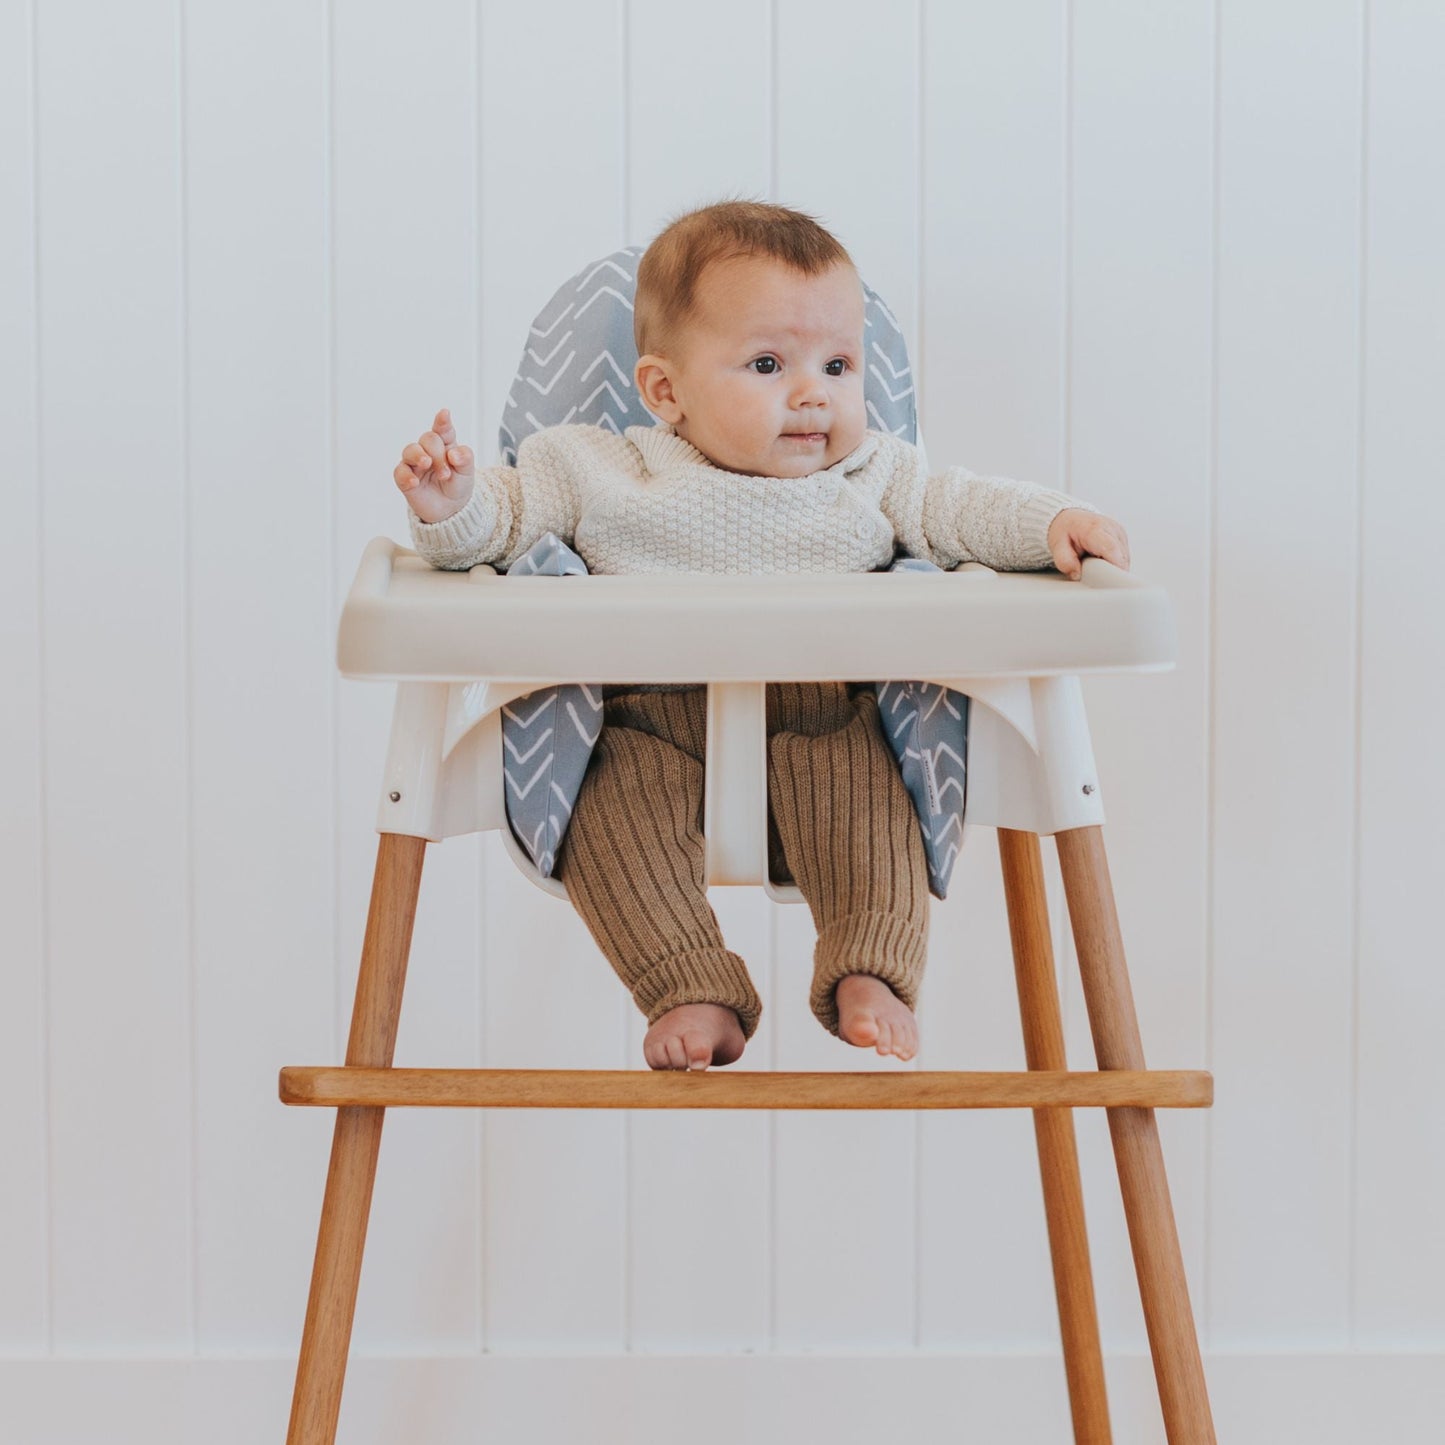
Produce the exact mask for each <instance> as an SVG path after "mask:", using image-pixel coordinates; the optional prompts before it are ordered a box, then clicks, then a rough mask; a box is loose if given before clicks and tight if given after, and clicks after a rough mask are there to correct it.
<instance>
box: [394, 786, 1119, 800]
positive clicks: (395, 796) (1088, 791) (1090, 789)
mask: <svg viewBox="0 0 1445 1445" xmlns="http://www.w3.org/2000/svg"><path fill="white" fill-rule="evenodd" d="M1093 791H1094V785H1093V784H1092V783H1085V784H1084V792H1085V793H1092V792H1093ZM396 798H397V795H396V794H395V793H393V794H392V795H391V801H392V802H393V803H394V802H396Z"/></svg>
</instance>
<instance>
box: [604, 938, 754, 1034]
mask: <svg viewBox="0 0 1445 1445" xmlns="http://www.w3.org/2000/svg"><path fill="white" fill-rule="evenodd" d="M632 997H633V999H634V1000H635V1001H636V1003H637V1006H638V1008H640V1009H641V1010H642V1012H643V1013H644V1014H646V1015H647V1022H648V1023H649V1024H654V1023H656V1022H657V1020H658V1019H660V1018H661V1017H662V1015H663V1014H665V1013H666V1012H667V1011H668V1010H669V1009H674V1008H677V1007H678V1006H679V1005H680V1004H685V1003H715V1004H721V1005H722V1006H723V1007H724V1008H730V1009H732V1010H733V1012H734V1013H736V1014H737V1016H738V1022H739V1023H740V1024H741V1025H742V1026H743V1037H744V1038H745V1039H750V1038H752V1036H753V1034H754V1033H755V1032H756V1030H757V1027H758V1019H759V1018H760V1017H761V1016H762V1012H763V1001H762V999H760V998H759V997H758V991H757V990H756V989H755V988H754V987H753V982H752V980H751V979H750V978H749V977H748V970H747V965H746V964H745V963H744V962H743V961H742V959H741V958H740V957H739V956H738V955H737V954H736V953H732V952H730V951H729V950H727V949H725V948H698V949H694V950H692V951H691V952H689V953H674V954H672V955H671V956H670V957H668V958H662V959H659V960H658V961H657V962H656V963H653V964H650V965H649V966H648V968H647V972H646V973H644V974H643V975H642V977H641V978H640V979H638V981H637V983H636V984H635V985H634V987H633V990H632Z"/></svg>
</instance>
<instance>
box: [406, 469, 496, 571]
mask: <svg viewBox="0 0 1445 1445" xmlns="http://www.w3.org/2000/svg"><path fill="white" fill-rule="evenodd" d="M407 518H408V520H409V521H410V522H411V539H412V541H413V542H414V543H415V544H416V550H417V551H418V552H420V553H421V555H422V556H423V557H425V558H426V560H427V561H428V562H430V563H431V564H432V566H433V567H440V568H448V567H450V568H453V569H457V568H462V567H474V566H476V564H477V563H478V562H484V561H488V562H489V561H492V560H493V558H492V557H490V556H487V555H486V554H487V553H488V552H489V551H490V550H492V549H491V548H490V546H489V544H490V543H492V542H493V540H494V534H495V533H496V530H497V503H496V499H495V498H494V497H493V496H492V495H491V493H490V492H489V491H488V490H487V488H486V487H478V486H475V485H474V486H473V487H472V494H471V496H470V497H468V498H467V504H466V506H464V507H463V508H462V509H461V511H460V512H453V513H452V515H451V516H450V517H448V518H447V519H446V520H445V521H442V522H423V521H422V519H421V518H420V517H418V516H417V514H416V513H415V512H413V511H410V510H408V512H407ZM500 555H501V553H500V551H498V552H497V556H500Z"/></svg>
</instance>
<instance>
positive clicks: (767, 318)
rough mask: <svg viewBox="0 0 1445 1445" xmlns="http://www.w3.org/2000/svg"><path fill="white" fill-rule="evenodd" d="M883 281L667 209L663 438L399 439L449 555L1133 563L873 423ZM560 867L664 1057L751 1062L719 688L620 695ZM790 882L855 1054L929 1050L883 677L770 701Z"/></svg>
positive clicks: (833, 256) (1101, 538)
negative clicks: (733, 944) (874, 323)
mask: <svg viewBox="0 0 1445 1445" xmlns="http://www.w3.org/2000/svg"><path fill="white" fill-rule="evenodd" d="M863 311H864V296H863V290H862V284H861V282H860V280H859V277H858V273H857V271H856V270H855V269H854V266H853V263H852V260H851V259H850V257H849V255H848V253H847V252H846V251H845V250H844V249H843V247H842V245H841V244H840V243H839V242H838V241H837V240H836V239H835V238H834V237H833V236H832V235H830V234H829V233H828V232H827V231H826V230H824V229H823V228H822V227H821V226H820V225H818V223H817V222H816V221H814V220H813V219H812V218H811V217H808V216H805V215H803V214H801V213H799V212H797V211H792V210H788V209H786V208H784V207H781V206H774V205H766V204H763V203H760V202H750V201H728V202H723V203H721V204H718V205H714V206H708V207H704V208H703V209H701V210H697V211H693V212H690V213H688V214H686V215H684V216H681V217H680V218H679V219H677V220H676V221H674V222H672V223H671V224H670V225H669V226H668V227H667V228H666V229H665V230H664V231H663V232H662V233H661V234H660V235H659V236H658V237H657V239H656V240H654V241H653V243H652V244H651V246H649V247H648V249H647V252H646V253H645V255H644V256H643V257H642V260H641V262H640V264H639V266H638V272H637V291H636V302H635V313H634V328H635V334H636V341H637V351H638V358H639V359H638V361H637V366H636V369H635V372H634V379H635V381H636V385H637V390H638V392H639V393H640V395H641V397H642V400H643V402H644V403H645V405H646V406H647V409H648V410H649V411H650V412H651V413H652V414H653V415H654V416H656V417H657V418H659V422H658V424H657V425H656V426H632V427H628V428H627V430H626V433H625V435H623V436H617V435H615V434H614V433H612V432H610V431H608V430H606V429H604V428H602V427H598V426H555V427H548V428H545V429H543V430H542V431H539V432H536V433H534V434H533V435H531V436H529V437H526V438H525V439H524V440H523V441H522V443H521V445H520V447H519V449H518V452H517V461H516V466H515V467H505V466H497V467H486V468H482V469H481V470H477V468H476V466H475V461H474V457H473V453H472V451H471V449H470V448H469V447H465V446H461V445H459V444H458V443H457V439H456V433H455V430H454V428H453V426H452V422H451V417H450V415H449V413H448V412H447V411H445V410H442V411H439V412H438V413H437V415H436V419H435V421H434V422H433V424H432V429H431V430H430V431H428V432H426V433H424V434H423V435H422V436H421V437H420V438H419V439H418V440H417V441H416V442H414V443H412V444H411V445H409V446H407V447H406V448H405V449H404V450H403V452H402V460H401V462H400V463H399V464H398V466H397V467H396V469H395V472H394V477H395V480H396V484H397V486H398V487H399V488H400V489H401V491H402V493H403V494H404V495H405V497H406V499H407V502H408V503H409V505H410V507H411V514H412V515H411V518H410V520H411V527H412V536H413V539H414V541H415V543H416V546H417V550H418V551H419V552H420V553H421V554H422V555H423V556H424V557H426V558H427V560H428V561H430V562H431V563H432V565H433V566H437V567H448V568H465V567H471V566H474V565H476V564H477V563H479V562H491V563H496V564H498V565H500V566H502V567H506V566H508V565H510V564H511V563H512V562H514V561H515V560H516V559H517V558H518V557H520V556H521V555H522V554H523V553H524V552H526V551H527V549H528V548H529V547H531V546H532V545H533V544H534V543H535V542H536V541H537V540H538V539H539V538H540V537H541V536H543V535H544V534H545V533H546V532H549V531H550V532H554V533H555V534H556V535H557V536H558V537H560V538H562V540H564V541H566V542H568V543H570V544H571V545H572V546H574V547H575V548H576V550H577V551H578V552H579V553H581V555H582V557H583V560H584V561H585V562H586V563H587V565H588V568H589V569H590V570H591V571H593V572H601V573H608V572H611V573H617V572H656V571H704V572H734V573H762V572H835V571H868V570H873V569H876V568H879V567H886V566H887V565H888V564H889V563H890V562H891V561H892V560H893V558H894V556H895V555H896V554H898V553H900V552H901V553H905V554H908V555H911V556H915V557H922V558H925V559H927V560H929V561H931V562H934V563H936V564H937V565H939V566H941V567H945V568H947V567H952V566H954V565H956V564H957V563H959V562H961V561H969V560H976V561H981V562H984V563H986V564H987V565H988V566H990V567H995V568H1007V569H1015V570H1019V569H1031V568H1041V567H1047V566H1049V565H1050V564H1052V565H1053V566H1055V567H1057V568H1058V569H1059V570H1060V571H1061V572H1064V573H1066V574H1067V575H1068V576H1070V577H1073V578H1077V577H1078V576H1079V575H1080V572H1081V564H1082V559H1083V558H1084V557H1085V556H1097V557H1103V558H1106V559H1107V560H1108V561H1110V562H1113V563H1114V564H1115V565H1116V566H1119V567H1125V568H1127V567H1128V565H1129V550H1128V540H1127V538H1126V536H1125V534H1124V529H1123V528H1122V527H1121V526H1120V525H1119V524H1118V523H1117V522H1114V521H1111V520H1110V519H1109V518H1107V517H1103V516H1101V515H1099V514H1098V513H1097V512H1096V511H1095V510H1094V509H1093V508H1092V507H1089V506H1088V505H1087V504H1082V503H1080V502H1078V501H1076V500H1074V499H1072V498H1070V497H1068V496H1067V495H1065V494H1063V493H1061V492H1055V491H1051V490H1049V489H1047V488H1045V487H1040V486H1036V485H1034V484H1031V483H1027V482H1017V481H1012V480H1009V479H1008V478H1003V477H980V476H976V475H974V474H973V473H971V472H969V471H967V470H965V469H964V468H961V467H955V468H950V469H948V470H946V471H944V472H941V473H938V474H935V475H933V476H929V475H928V474H927V472H926V471H925V468H924V465H923V460H922V456H921V453H920V452H919V451H918V449H917V448H916V447H913V446H910V445H909V444H908V443H906V442H903V441H900V440H899V439H898V438H897V437H894V436H890V435H888V434H887V433H884V432H878V431H870V430H869V429H868V427H867V425H866V417H865V411H864V389H863V379H864V370H865V365H866V358H865V352H864V337H863V330H864V317H863ZM604 699H605V701H604V704H603V724H604V725H603V729H602V734H601V736H600V737H599V739H598V742H597V746H596V748H595V750H594V752H593V756H592V760H591V762H590V764H589V766H588V771H587V775H586V777H585V778H584V780H583V783H582V787H581V789H580V790H579V792H578V796H577V800H576V804H575V806H574V809H573V813H572V817H571V820H570V822H569V824H568V827H567V833H566V836H565V838H564V840H563V844H562V847H561V850H560V852H559V854H558V858H557V866H556V874H557V876H558V877H560V878H561V880H562V882H563V883H564V885H565V886H566V888H567V892H568V896H569V898H570V899H571V900H572V902H573V904H574V906H575V907H576V908H577V910H578V912H579V913H580V914H581V916H582V918H583V919H584V921H585V922H586V924H587V926H588V928H589V930H590V931H591V933H592V935H593V937H594V938H595V939H596V940H597V943H598V945H599V947H600V948H601V949H602V951H603V953H604V954H605V955H606V956H607V958H608V960H609V962H610V963H611V964H612V966H613V968H614V969H615V970H616V972H617V973H618V975H619V977H621V978H622V980H623V982H624V983H625V984H626V985H627V987H628V988H629V989H630V990H631V992H632V995H633V998H634V999H635V1001H636V1002H637V1004H638V1006H639V1008H641V1009H642V1011H643V1013H644V1014H645V1015H646V1017H647V1019H648V1023H649V1025H650V1027H649V1028H648V1031H647V1036H646V1038H645V1040H644V1043H643V1054H644V1057H645V1058H646V1060H647V1062H648V1064H649V1065H650V1066H651V1067H653V1068H655V1069H705V1068H707V1067H708V1066H709V1065H710V1064H728V1063H732V1062H733V1061H734V1060H735V1059H737V1058H738V1057H739V1056H740V1055H741V1054H742V1052H743V1048H744V1045H745V1043H746V1040H747V1039H748V1038H750V1037H751V1036H752V1033H753V1032H754V1030H755V1029H756V1027H757V1023H758V1017H759V1014H760V1013H761V1007H762V1006H761V1001H760V1000H759V998H758V996H757V993H756V990H755V989H754V988H753V985H752V982H751V980H750V979H749V977H748V973H747V969H746V966H745V965H744V963H743V961H742V959H741V958H740V957H739V956H738V955H737V954H735V953H732V952H730V951H729V950H728V949H727V948H726V946H725V945H724V943H723V940H722V936H721V934H720V932H719V929H718V924H717V919H716V916H715V915H714V914H713V911H712V909H711V908H710V907H709V905H708V902H707V897H706V890H705V888H704V884H703V876H704V874H703V839H702V832H701V822H702V759H703V744H704V735H705V734H704V727H705V693H704V691H703V690H702V689H701V688H698V687H696V686H692V687H678V688H638V687H608V688H606V689H605V690H604ZM767 730H768V735H769V738H768V800H769V824H770V830H769V832H770V845H771V847H770V851H771V854H772V863H771V867H772V872H773V876H774V877H779V876H791V877H792V878H793V879H794V880H795V881H796V883H797V885H798V887H799V889H800V890H801V891H802V893H803V895H804V897H805V898H806V899H807V902H808V905H809V907H810V909H811V911H812V914H813V920H814V923H815V924H816V926H817V930H818V943H817V947H816V950H815V953H814V969H813V980H812V987H811V990H810V996H809V1002H810V1006H811V1007H812V1009H813V1011H814V1013H815V1014H816V1015H817V1017H818V1018H819V1020H820V1022H822V1023H823V1025H824V1027H825V1028H827V1029H829V1030H830V1031H831V1032H834V1033H836V1034H837V1035H838V1037H840V1038H842V1039H844V1040H845V1041H846V1042H848V1043H850V1044H854V1045H857V1046H859V1047H865V1048H867V1047H871V1048H874V1049H876V1050H877V1052H878V1053H880V1054H891V1055H894V1056H896V1057H897V1058H900V1059H909V1058H911V1057H912V1056H913V1055H914V1053H915V1052H916V1050H917V1047H918V1025H917V1021H916V1019H915V1017H914V1012H913V1005H914V1003H915V1002H916V999H917V994H918V988H919V983H920V981H921V977H922V972H923V963H924V958H925V955H926V950H927V935H928V886H927V884H928V879H927V865H926V860H925V856H924V852H923V845H922V840H921V837H920V834H919V827H918V822H917V818H916V816H915V814H914V812H913V808H912V805H911V803H910V801H909V798H908V795H907V792H906V790H905V789H904V786H903V781H902V778H901V777H900V775H899V772H898V768H897V766H896V764H895V762H894V759H893V756H892V754H891V752H890V751H889V749H888V745H887V742H886V740H885V739H884V737H883V734H882V729H881V727H880V724H879V719H878V707H877V701H876V698H875V697H874V695H873V692H872V690H871V689H870V688H868V687H866V686H865V685H863V684H842V683H834V684H772V685H769V687H768V689H767Z"/></svg>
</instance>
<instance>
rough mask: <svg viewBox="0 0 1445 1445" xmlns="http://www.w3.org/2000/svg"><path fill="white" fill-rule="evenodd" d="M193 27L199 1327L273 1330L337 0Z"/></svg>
mask: <svg viewBox="0 0 1445 1445" xmlns="http://www.w3.org/2000/svg"><path fill="white" fill-rule="evenodd" d="M185 40H186V53H185V75H186V90H185V94H186V102H187V103H186V112H185V122H186V135H187V141H188V144H187V170H186V177H185V181H186V194H187V201H188V203H187V228H186V236H187V254H188V258H189V265H188V270H187V278H188V283H189V284H188V293H187V294H188V298H189V306H188V320H189V329H188V332H187V337H188V345H187V356H188V359H189V386H188V394H189V397H190V411H189V417H190V436H191V446H190V452H189V476H190V481H191V537H190V547H191V552H190V556H191V578H192V592H193V598H194V601H193V607H192V630H191V637H192V642H191V670H192V678H193V686H192V716H193V720H194V739H193V757H194V766H193V770H192V775H193V786H194V793H193V799H192V812H193V817H194V819H195V828H194V835H193V839H192V847H193V852H192V857H193V863H194V868H195V879H196V882H195V908H196V912H195V966H196V979H197V988H196V1108H197V1112H198V1117H199V1120H200V1124H201V1127H200V1129H199V1130H198V1133H197V1140H196V1174H197V1182H196V1198H197V1239H196V1247H197V1253H198V1262H197V1268H198V1290H197V1296H198V1305H199V1330H200V1341H201V1345H202V1348H205V1349H218V1348H238V1347H239V1348H249V1349H263V1348H266V1347H268V1346H270V1345H272V1343H273V1342H275V1341H277V1340H290V1339H292V1338H296V1339H299V1337H300V1328H301V1320H302V1315H303V1313H304V1310H305V1298H306V1282H307V1278H308V1276H309V1273H310V1268H311V1257H312V1252H313V1249H314V1245H315V1227H316V1219H317V1216H318V1214H319V1209H320V1190H319V1183H320V1178H321V1164H322V1161H323V1160H324V1158H325V1157H326V1150H327V1147H328V1143H329V1139H330V1134H331V1119H330V1116H329V1115H327V1114H326V1113H325V1112H324V1111H320V1110H317V1111H310V1110H301V1109H284V1108H282V1107H281V1105H280V1104H279V1102H278V1101H277V1099H276V1097H275V1087H274V1079H275V1074H276V1070H277V1068H278V1067H279V1066H280V1065H282V1064H285V1063H302V1062H317V1063H320V1062H325V1061H327V1060H328V1059H329V1058H330V1055H331V1050H332V1011H333V998H334V981H333V970H332V947H333V942H332V922H333V913H334V899H333V873H332V862H333V846H334V838H333V830H332V768H331V762H332V733H331V721H332V720H331V697H332V686H333V684H332V674H333V666H334V665H333V661H332V652H333V645H332V643H333V639H332V629H331V607H332V595H331V592H332V589H331V582H332V579H331V575H330V562H331V488H330V469H329V465H328V463H329V453H330V442H331V438H330V432H329V427H328V424H327V405H328V391H329V387H328V380H329V378H328V373H327V367H328V361H329V358H328V351H327V316H326V297H327V282H326V262H327V257H326V248H325V241H326V207H327V189H326V167H325V147H326V111H327V107H326V98H327V96H326V89H325V87H324V86H318V85H317V84H316V83H315V81H316V77H317V75H318V73H319V72H321V69H322V67H323V65H324V63H325V44H326V34H325V25H324V13H323V11H322V8H321V7H320V6H319V5H312V6H305V7H297V6H277V5H268V6H264V7H260V8H257V7H250V8H247V9H244V10H211V9H209V8H206V7H193V8H192V9H191V10H190V11H188V12H187V14H186V34H185ZM283 216H284V217H285V218H286V219H285V224H284V225H279V224H278V223H277V222H278V217H283ZM374 470H375V471H381V470H382V468H381V467H379V466H378V467H377V468H375V469H374ZM385 481H386V478H385V477H384V476H382V477H380V478H379V479H376V481H375V485H376V487H377V489H378V490H382V491H383V492H384V487H385Z"/></svg>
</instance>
